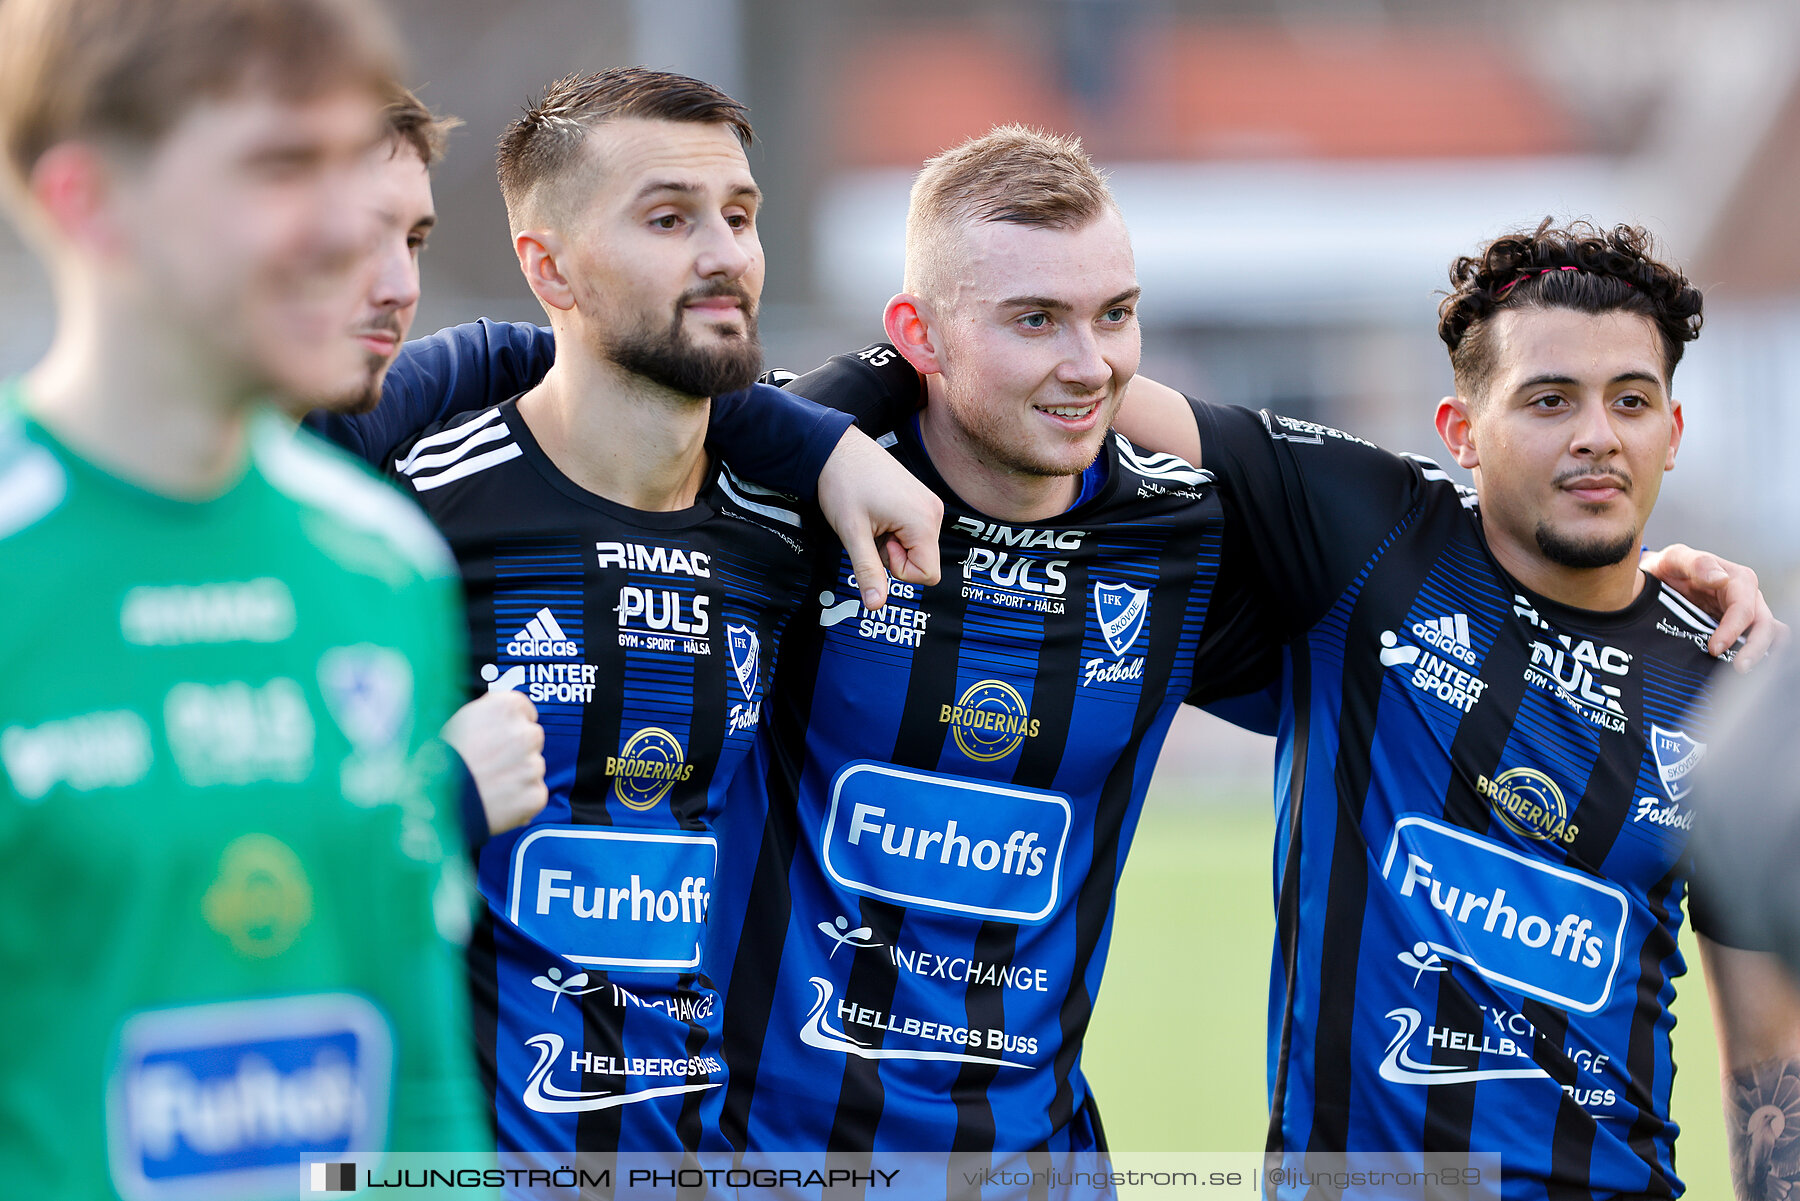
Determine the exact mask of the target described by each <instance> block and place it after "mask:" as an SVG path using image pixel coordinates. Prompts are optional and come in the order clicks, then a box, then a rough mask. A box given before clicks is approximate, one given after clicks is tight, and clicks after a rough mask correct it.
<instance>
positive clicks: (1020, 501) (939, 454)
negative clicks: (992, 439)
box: [919, 376, 1081, 521]
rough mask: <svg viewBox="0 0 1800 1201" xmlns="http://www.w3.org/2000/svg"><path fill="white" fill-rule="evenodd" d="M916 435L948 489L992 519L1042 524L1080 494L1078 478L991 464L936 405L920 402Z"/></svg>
mask: <svg viewBox="0 0 1800 1201" xmlns="http://www.w3.org/2000/svg"><path fill="white" fill-rule="evenodd" d="M930 378H931V379H933V380H935V379H936V377H935V376H933V377H930ZM919 437H920V440H921V441H922V442H923V443H924V444H925V454H926V456H927V457H929V458H930V459H931V465H932V466H933V467H935V468H936V469H937V473H938V474H939V475H940V476H942V477H943V479H944V482H945V483H946V484H949V485H950V490H951V491H952V492H954V493H956V495H957V496H958V497H960V498H961V499H962V501H963V503H965V504H967V505H969V506H970V507H972V508H974V509H975V510H976V511H977V512H980V513H982V514H985V515H986V516H988V517H992V518H994V519H995V520H997V521H1046V520H1048V519H1050V518H1052V517H1055V516H1056V515H1057V514H1059V513H1066V512H1068V509H1069V506H1070V505H1072V504H1074V503H1075V498H1076V497H1077V496H1079V495H1081V477H1080V476H1079V475H1034V474H1031V473H1029V472H1024V471H1019V470H1016V469H1014V468H1012V467H1008V466H1006V465H1005V464H1002V463H997V462H995V461H994V460H993V459H992V458H991V457H989V456H988V455H987V454H986V453H985V452H984V451H983V450H982V448H981V447H980V446H978V445H976V444H975V443H974V441H973V440H971V439H970V438H969V437H968V436H967V435H966V434H965V433H964V432H963V431H962V430H961V429H960V428H959V427H958V426H957V425H956V423H955V421H953V420H952V419H951V418H950V415H949V409H948V406H946V405H944V404H942V403H941V402H940V403H938V404H930V403H928V404H926V406H925V411H924V412H922V413H920V414H919Z"/></svg>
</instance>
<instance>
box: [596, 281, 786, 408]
mask: <svg viewBox="0 0 1800 1201" xmlns="http://www.w3.org/2000/svg"><path fill="white" fill-rule="evenodd" d="M711 296H730V297H734V298H735V299H736V300H737V301H738V302H739V303H740V304H741V305H743V312H744V332H743V333H741V334H740V333H737V332H736V331H735V330H734V331H730V332H729V333H726V334H724V335H723V336H724V342H723V344H722V345H717V346H699V345H696V344H695V342H694V341H693V339H692V338H690V337H689V336H688V333H687V329H686V327H685V326H684V324H683V322H684V321H685V320H686V318H687V305H689V304H690V303H692V302H693V301H696V300H701V299H705V298H707V297H711ZM599 349H600V352H601V353H602V354H603V355H604V356H605V357H606V358H608V359H611V360H612V361H613V362H614V363H617V364H618V365H619V366H620V367H623V368H624V369H625V370H627V371H629V372H631V373H632V374H633V375H641V376H643V377H644V378H645V379H647V380H649V381H650V382H651V383H653V384H658V385H660V386H662V387H664V388H667V389H668V390H669V391H671V392H677V393H680V394H681V395H683V396H693V397H702V398H704V397H712V396H720V395H723V394H724V393H726V392H737V391H741V390H742V389H744V388H748V387H749V386H750V385H751V384H753V383H755V382H756V377H757V376H758V375H759V374H761V372H762V342H761V341H760V340H759V339H758V338H757V334H756V302H755V301H754V300H752V299H751V297H750V293H749V292H747V291H746V290H745V289H744V288H743V287H742V286H741V285H739V284H737V283H735V282H728V281H720V282H718V283H715V284H711V285H709V286H706V287H702V288H695V289H692V290H690V291H688V292H684V293H683V294H682V296H681V299H680V300H678V301H676V303H675V316H674V318H673V319H672V320H671V321H670V322H669V323H668V324H667V325H664V326H662V327H660V328H655V327H651V326H649V325H648V323H645V324H643V325H640V326H638V327H637V328H634V329H629V330H626V331H624V332H623V333H619V334H616V335H614V336H613V337H612V338H611V339H610V340H609V341H608V342H607V343H606V344H605V345H602V346H601V347H600V348H599Z"/></svg>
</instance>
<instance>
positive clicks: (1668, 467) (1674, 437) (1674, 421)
mask: <svg viewBox="0 0 1800 1201" xmlns="http://www.w3.org/2000/svg"><path fill="white" fill-rule="evenodd" d="M1669 418H1670V421H1669V457H1668V458H1666V459H1664V460H1663V470H1664V471H1673V470H1675V452H1676V451H1677V450H1680V449H1681V431H1682V426H1683V422H1682V416H1681V402H1680V401H1679V400H1674V401H1670V402H1669Z"/></svg>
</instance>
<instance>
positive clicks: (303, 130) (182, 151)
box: [159, 83, 381, 164]
mask: <svg viewBox="0 0 1800 1201" xmlns="http://www.w3.org/2000/svg"><path fill="white" fill-rule="evenodd" d="M380 137H381V106H380V103H379V100H378V98H377V96H376V95H375V94H374V93H373V92H371V91H369V90H368V89H366V88H361V87H355V86H346V87H341V88H334V89H330V90H327V91H322V92H318V93H315V94H311V95H302V96H283V95H279V94H277V93H276V92H275V91H273V90H272V89H269V88H266V87H262V86H258V85H256V84H255V83H250V84H247V85H246V86H244V87H242V88H239V89H236V90H234V91H232V92H229V93H226V94H224V95H221V96H218V97H213V98H207V99H203V100H200V101H197V102H195V103H194V104H193V105H191V106H189V107H188V109H187V110H186V111H185V112H184V113H183V114H182V115H181V117H180V119H179V120H178V121H177V122H176V123H175V125H174V126H173V127H172V128H171V129H170V131H169V133H168V135H167V136H166V137H165V138H164V140H163V143H162V145H161V147H160V148H159V150H160V151H161V152H163V153H169V154H173V155H177V156H180V157H181V158H183V159H193V158H196V157H219V158H224V159H229V160H233V161H237V162H245V161H249V162H261V161H269V162H272V163H292V164H310V163H323V162H342V161H344V160H346V159H348V158H350V157H352V156H362V155H367V154H369V153H370V152H371V150H372V149H373V148H374V147H375V146H376V145H377V144H378V143H379V141H380Z"/></svg>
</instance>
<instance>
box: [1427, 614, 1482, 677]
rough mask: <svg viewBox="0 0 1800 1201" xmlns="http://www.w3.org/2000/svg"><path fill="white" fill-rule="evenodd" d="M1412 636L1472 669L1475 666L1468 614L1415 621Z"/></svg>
mask: <svg viewBox="0 0 1800 1201" xmlns="http://www.w3.org/2000/svg"><path fill="white" fill-rule="evenodd" d="M1412 636H1413V637H1414V638H1417V639H1418V640H1419V641H1420V642H1423V643H1425V644H1427V645H1428V646H1432V647H1435V648H1437V650H1438V651H1440V652H1441V653H1443V654H1445V655H1448V656H1449V657H1450V658H1452V659H1456V660H1459V661H1461V662H1463V663H1466V664H1468V665H1470V666H1471V667H1472V666H1474V664H1475V648H1474V647H1472V646H1470V645H1469V615H1468V614H1466V613H1451V614H1447V615H1445V616H1443V617H1434V618H1432V619H1431V620H1429V621H1415V622H1413V624H1412Z"/></svg>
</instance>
